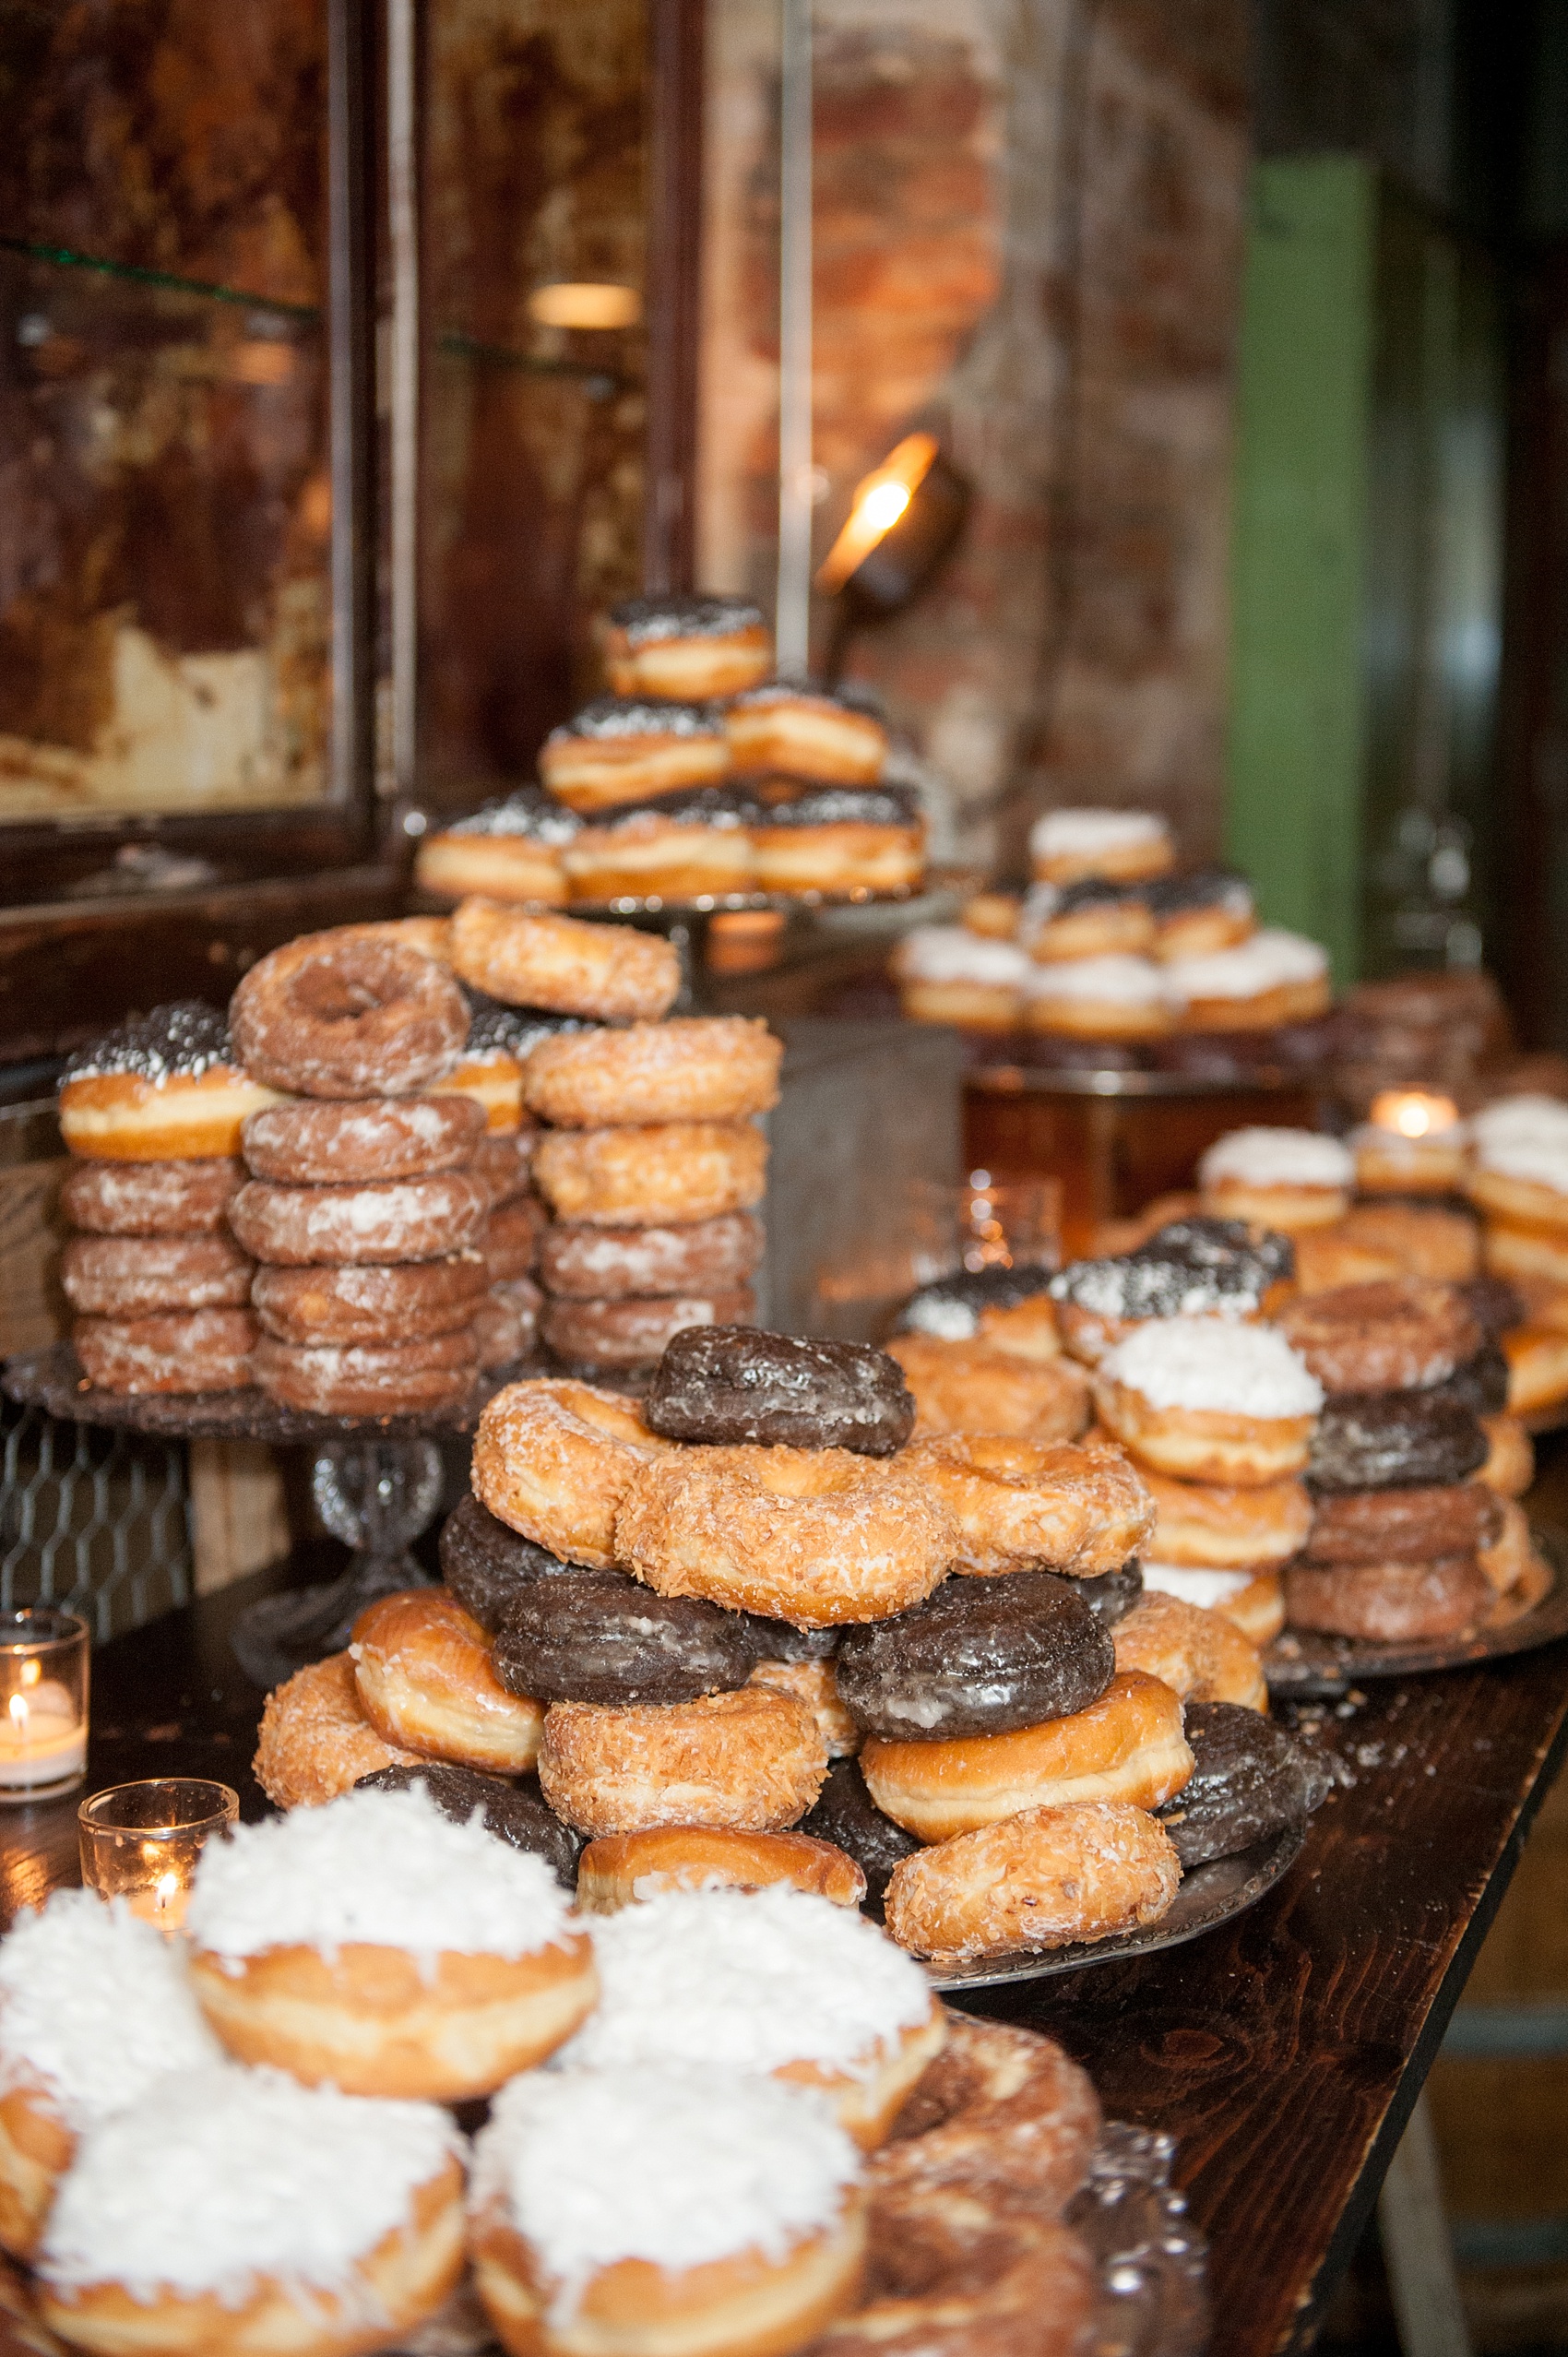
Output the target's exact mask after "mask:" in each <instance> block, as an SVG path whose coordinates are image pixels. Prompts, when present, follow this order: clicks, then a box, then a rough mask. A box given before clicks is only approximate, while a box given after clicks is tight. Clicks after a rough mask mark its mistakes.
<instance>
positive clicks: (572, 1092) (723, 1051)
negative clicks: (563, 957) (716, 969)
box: [523, 1015, 784, 1129]
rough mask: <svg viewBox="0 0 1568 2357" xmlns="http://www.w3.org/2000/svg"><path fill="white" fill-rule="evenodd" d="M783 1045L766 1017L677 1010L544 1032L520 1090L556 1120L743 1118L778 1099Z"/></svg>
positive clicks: (583, 1123)
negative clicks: (619, 1023)
mask: <svg viewBox="0 0 1568 2357" xmlns="http://www.w3.org/2000/svg"><path fill="white" fill-rule="evenodd" d="M783 1054H784V1046H783V1042H782V1041H780V1040H777V1039H775V1038H774V1036H773V1034H772V1032H771V1031H769V1030H768V1028H767V1026H766V1023H763V1022H760V1021H759V1022H750V1021H748V1020H747V1019H746V1018H744V1017H743V1016H740V1015H717V1016H675V1017H671V1018H670V1020H669V1021H667V1022H663V1023H635V1024H633V1025H632V1026H631V1028H630V1029H629V1030H622V1031H612V1030H598V1031H581V1032H578V1033H577V1034H576V1037H575V1038H563V1039H555V1040H545V1041H542V1042H540V1045H539V1046H538V1047H537V1048H536V1049H535V1050H534V1053H533V1054H532V1055H531V1056H530V1057H529V1068H528V1072H527V1075H526V1077H525V1079H524V1085H523V1093H524V1096H525V1098H526V1100H527V1102H528V1104H529V1110H530V1111H531V1112H533V1113H538V1114H539V1116H540V1119H541V1120H543V1121H547V1122H550V1123H552V1125H554V1126H555V1127H556V1128H561V1127H566V1128H571V1129H596V1128H600V1127H601V1126H603V1125H605V1124H607V1123H630V1122H661V1121H740V1120H742V1119H744V1118H745V1116H746V1115H748V1114H751V1113H767V1112H769V1111H770V1110H771V1109H772V1107H773V1106H774V1105H776V1104H777V1103H778V1066H779V1065H780V1063H781V1061H782V1059H783Z"/></svg>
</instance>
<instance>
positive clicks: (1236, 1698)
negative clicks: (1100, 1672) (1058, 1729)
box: [1111, 1589, 1268, 1711]
mask: <svg viewBox="0 0 1568 2357" xmlns="http://www.w3.org/2000/svg"><path fill="white" fill-rule="evenodd" d="M1111 1635H1112V1637H1113V1638H1114V1639H1115V1644H1116V1667H1117V1668H1118V1670H1142V1671H1143V1672H1145V1673H1146V1675H1147V1676H1149V1677H1151V1678H1158V1679H1159V1680H1160V1681H1161V1682H1162V1684H1165V1685H1168V1686H1169V1687H1170V1691H1171V1692H1172V1694H1176V1695H1180V1696H1181V1698H1182V1701H1183V1702H1235V1703H1240V1704H1241V1707H1242V1708H1244V1709H1247V1710H1263V1711H1266V1710H1267V1708H1268V1687H1267V1685H1266V1684H1265V1682H1264V1674H1263V1664H1262V1662H1261V1661H1259V1659H1258V1653H1257V1648H1256V1646H1254V1645H1249V1643H1248V1642H1247V1639H1246V1638H1245V1637H1243V1636H1242V1634H1241V1630H1240V1629H1239V1628H1238V1627H1237V1626H1236V1625H1235V1624H1234V1622H1232V1621H1230V1620H1228V1619H1227V1618H1226V1616H1225V1615H1224V1613H1212V1612H1206V1611H1205V1610H1204V1608H1203V1606H1202V1605H1201V1604H1188V1603H1184V1602H1183V1601H1182V1599H1181V1598H1180V1597H1179V1596H1166V1595H1161V1593H1160V1592H1159V1590H1158V1589H1146V1591H1145V1593H1144V1594H1143V1595H1142V1596H1141V1597H1140V1598H1139V1599H1138V1601H1137V1602H1136V1603H1135V1604H1134V1607H1133V1609H1132V1611H1131V1612H1130V1613H1127V1614H1126V1615H1125V1617H1124V1618H1123V1619H1122V1620H1119V1621H1118V1622H1117V1624H1116V1626H1115V1627H1114V1629H1113V1630H1112V1631H1111Z"/></svg>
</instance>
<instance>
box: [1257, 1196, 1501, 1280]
mask: <svg viewBox="0 0 1568 2357" xmlns="http://www.w3.org/2000/svg"><path fill="white" fill-rule="evenodd" d="M1336 1240H1338V1241H1339V1242H1341V1243H1342V1244H1343V1245H1344V1246H1345V1247H1346V1248H1347V1249H1348V1250H1356V1251H1360V1250H1363V1249H1364V1250H1366V1251H1368V1252H1371V1253H1375V1254H1378V1255H1380V1256H1381V1255H1386V1256H1388V1258H1389V1259H1391V1260H1392V1261H1393V1262H1394V1263H1395V1264H1396V1266H1395V1267H1394V1268H1390V1269H1388V1270H1386V1271H1385V1270H1383V1269H1377V1270H1374V1271H1373V1272H1372V1274H1373V1275H1374V1276H1382V1275H1384V1274H1387V1275H1389V1276H1396V1275H1398V1276H1405V1277H1429V1278H1431V1280H1433V1282H1434V1283H1437V1284H1440V1285H1461V1286H1462V1285H1465V1284H1467V1283H1468V1282H1469V1281H1470V1280H1472V1279H1473V1278H1474V1277H1475V1275H1476V1272H1477V1270H1478V1269H1479V1267H1480V1230H1479V1226H1478V1225H1477V1223H1476V1220H1474V1218H1473V1217H1472V1216H1471V1215H1470V1214H1469V1213H1468V1212H1467V1211H1445V1210H1443V1209H1440V1208H1436V1207H1426V1206H1420V1205H1417V1204H1413V1203H1356V1204H1352V1206H1351V1208H1350V1209H1349V1210H1348V1211H1347V1213H1346V1214H1345V1217H1344V1218H1343V1220H1338V1221H1336V1224H1335V1225H1334V1226H1333V1227H1332V1228H1329V1229H1326V1230H1319V1231H1309V1232H1308V1233H1307V1234H1306V1235H1305V1236H1303V1238H1302V1239H1301V1246H1302V1260H1303V1268H1302V1271H1301V1277H1302V1284H1301V1290H1302V1292H1324V1291H1326V1290H1327V1286H1326V1282H1325V1281H1319V1282H1318V1283H1315V1284H1313V1285H1308V1284H1307V1282H1306V1271H1305V1263H1307V1262H1308V1261H1310V1260H1311V1259H1312V1257H1313V1255H1314V1254H1322V1253H1323V1252H1324V1251H1326V1250H1327V1249H1328V1248H1329V1247H1330V1246H1331V1245H1332V1244H1334V1243H1335V1242H1336ZM1343 1281H1344V1282H1345V1283H1347V1284H1349V1283H1352V1282H1354V1281H1355V1280H1353V1279H1351V1278H1346V1279H1345V1280H1343Z"/></svg>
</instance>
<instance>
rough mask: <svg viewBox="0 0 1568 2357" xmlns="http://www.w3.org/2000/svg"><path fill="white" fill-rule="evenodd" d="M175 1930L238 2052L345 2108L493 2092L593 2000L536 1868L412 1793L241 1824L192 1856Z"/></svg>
mask: <svg viewBox="0 0 1568 2357" xmlns="http://www.w3.org/2000/svg"><path fill="white" fill-rule="evenodd" d="M185 1928H186V1931H187V1934H188V1935H189V1938H190V1942H191V1947H190V1955H189V1961H188V1970H189V1972H190V1976H191V1983H192V1986H193V1987H194V1989H195V1991H196V2001H197V2003H198V2004H199V2005H200V2006H201V2008H202V2011H203V2012H204V2013H205V2014H206V2016H207V2018H208V2021H209V2022H210V2023H211V2025H212V2027H213V2029H214V2030H216V2031H217V2033H218V2035H219V2037H220V2039H221V2040H222V2042H223V2043H224V2045H225V2046H227V2047H228V2049H229V2051H230V2053H232V2054H233V2055H234V2056H235V2057H236V2058H237V2059H238V2060H239V2061H241V2062H243V2063H249V2064H251V2065H269V2064H270V2065H277V2067H278V2068H279V2069H281V2070H286V2071H288V2072H289V2073H290V2074H291V2076H292V2077H295V2078H299V2079H303V2081H304V2082H305V2084H306V2085H307V2086H320V2085H321V2084H322V2083H323V2082H324V2081H330V2082H331V2083H332V2084H333V2085H334V2086H336V2087H340V2088H341V2089H343V2091H344V2092H345V2094H350V2095H379V2096H427V2097H429V2098H431V2099H432V2100H434V2101H437V2102H458V2101H463V2100H464V2099H466V2098H468V2097H469V2096H475V2095H488V2094H490V2093H491V2092H492V2091H493V2089H495V2088H497V2087H499V2086H501V2085H502V2084H503V2082H504V2081H505V2080H506V2079H508V2078H510V2077H512V2076H513V2075H514V2073H516V2072H517V2071H520V2070H526V2069H528V2068H529V2065H531V2064H533V2063H537V2062H541V2061H542V2060H543V2058H544V2057H545V2055H546V2054H549V2053H552V2052H553V2051H554V2049H555V2048H556V2047H557V2046H559V2045H560V2044H562V2043H563V2042H564V2040H565V2039H567V2038H569V2037H570V2036H571V2034H572V2032H573V2030H576V2027H577V2025H578V2023H579V2022H580V2021H581V2020H582V2018H583V2016H584V2015H585V2014H586V2013H588V2011H589V2010H590V2009H591V2007H592V2006H593V2003H594V1999H595V1997H596V1995H597V1994H598V1976H597V1974H596V1972H595V1970H594V1965H593V1954H592V1950H591V1947H590V1946H589V1943H588V1939H587V1937H586V1936H585V1935H584V1934H582V1933H580V1932H578V1931H577V1930H576V1922H575V1918H574V1917H573V1915H572V1914H571V1913H570V1911H569V1909H568V1904H567V1900H566V1895H565V1893H564V1891H563V1890H562V1889H561V1887H560V1886H559V1884H558V1883H557V1882H556V1880H555V1877H554V1875H552V1872H551V1870H550V1868H549V1866H548V1865H547V1864H546V1863H545V1862H544V1860H543V1859H542V1858H539V1857H535V1856H531V1855H529V1853H527V1852H525V1851H519V1850H513V1849H511V1848H509V1847H508V1846H507V1845H506V1844H505V1842H500V1841H497V1840H495V1839H494V1838H493V1836H492V1835H491V1834H488V1833H487V1832H486V1831H485V1829H484V1827H483V1826H482V1825H480V1824H474V1823H470V1824H468V1825H454V1824H453V1823H452V1822H451V1820H450V1819H449V1818H447V1817H445V1816H444V1815H442V1813H441V1811H440V1810H439V1809H438V1808H437V1807H436V1805H435V1803H434V1801H433V1800H432V1799H431V1797H430V1795H429V1793H428V1792H425V1791H424V1790H423V1789H422V1787H420V1786H418V1785H415V1786H412V1787H411V1788H410V1790H409V1791H408V1792H345V1793H343V1794H342V1795H341V1796H340V1797H339V1799H337V1800H334V1801H328V1802H327V1803H326V1804H325V1805H324V1806H323V1807H321V1808H318V1809H296V1810H294V1811H293V1813H292V1814H291V1815H289V1816H283V1817H274V1818H270V1819H268V1820H267V1821H265V1822H263V1823H262V1824H260V1825H241V1826H236V1827H234V1829H233V1831H232V1835H231V1837H230V1839H228V1840H227V1841H222V1842H217V1841H214V1842H209V1843H208V1846H207V1848H206V1849H205V1850H204V1851H202V1855H201V1860H200V1863H199V1864H198V1865H197V1867H196V1879H195V1881H194V1883H193V1884H192V1887H191V1896H190V1904H189V1907H188V1909H187V1911H186V1916H185Z"/></svg>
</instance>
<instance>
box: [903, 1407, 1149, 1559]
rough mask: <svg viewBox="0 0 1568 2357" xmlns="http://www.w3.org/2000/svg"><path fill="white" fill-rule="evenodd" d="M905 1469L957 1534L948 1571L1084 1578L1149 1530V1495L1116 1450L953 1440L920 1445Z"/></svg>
mask: <svg viewBox="0 0 1568 2357" xmlns="http://www.w3.org/2000/svg"><path fill="white" fill-rule="evenodd" d="M903 1461H904V1463H905V1465H906V1466H907V1467H908V1469H909V1471H910V1472H911V1473H912V1474H913V1475H914V1476H915V1477H916V1479H917V1480H919V1481H920V1482H922V1483H923V1484H924V1485H925V1486H926V1487H927V1488H928V1489H929V1490H930V1492H931V1493H932V1495H933V1496H935V1497H936V1498H938V1499H940V1501H941V1502H942V1504H943V1505H944V1506H945V1507H946V1508H947V1510H948V1512H949V1513H950V1514H951V1515H952V1517H953V1519H954V1521H955V1522H956V1524H957V1526H958V1532H959V1546H958V1550H957V1553H956V1554H955V1556H954V1558H953V1568H954V1570H955V1571H959V1572H970V1573H977V1574H980V1575H982V1576H984V1575H990V1574H992V1573H999V1572H1006V1573H1009V1574H1011V1573H1016V1572H1017V1571H1018V1570H1020V1569H1021V1568H1024V1567H1026V1566H1028V1565H1046V1564H1049V1565H1051V1568H1052V1569H1053V1570H1055V1571H1061V1572H1066V1573H1069V1574H1071V1575H1073V1576H1075V1577H1089V1576H1092V1575H1095V1574H1098V1573H1100V1572H1107V1571H1113V1570H1115V1569H1116V1567H1117V1566H1118V1565H1121V1564H1123V1563H1125V1562H1126V1560H1127V1558H1128V1557H1129V1555H1134V1554H1136V1553H1137V1551H1138V1549H1139V1547H1140V1546H1142V1544H1143V1542H1144V1541H1145V1540H1146V1538H1147V1537H1148V1535H1149V1532H1150V1530H1151V1529H1152V1528H1153V1518H1152V1515H1151V1513H1150V1509H1149V1500H1148V1494H1147V1492H1146V1489H1145V1488H1144V1485H1143V1482H1142V1481H1141V1480H1140V1478H1139V1476H1138V1475H1137V1474H1136V1473H1135V1472H1134V1470H1133V1468H1132V1467H1131V1466H1130V1465H1129V1464H1128V1463H1127V1460H1126V1458H1124V1457H1123V1455H1122V1453H1121V1451H1120V1450H1119V1449H1114V1448H1079V1447H1075V1446H1073V1445H1072V1444H1071V1443H1065V1444H1062V1445H1059V1446H1051V1445H1042V1444H1041V1443H1040V1442H1039V1441H1031V1440H1014V1439H1010V1438H1008V1437H1006V1436H1004V1435H1000V1434H999V1435H997V1436H996V1437H994V1438H993V1437H992V1435H991V1434H988V1433H955V1434H947V1435H944V1437H943V1438H941V1439H939V1440H921V1441H917V1442H916V1443H915V1444H914V1446H912V1447H911V1448H910V1449H909V1452H908V1454H907V1456H906V1457H905V1458H904V1460H903Z"/></svg>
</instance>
